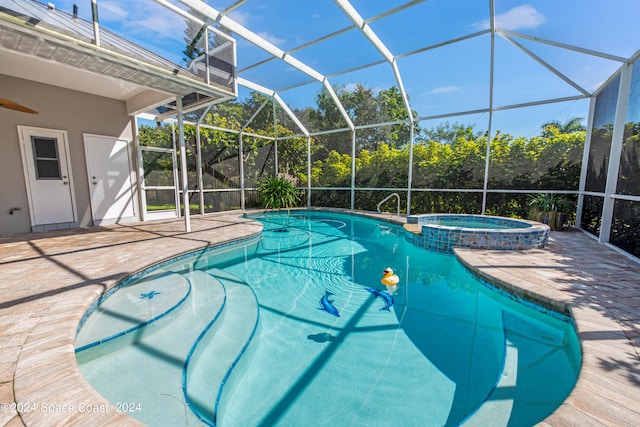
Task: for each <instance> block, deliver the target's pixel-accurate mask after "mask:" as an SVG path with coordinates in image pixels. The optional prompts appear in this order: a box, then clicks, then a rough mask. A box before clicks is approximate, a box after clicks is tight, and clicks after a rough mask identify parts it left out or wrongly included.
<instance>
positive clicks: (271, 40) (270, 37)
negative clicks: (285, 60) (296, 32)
mask: <svg viewBox="0 0 640 427" xmlns="http://www.w3.org/2000/svg"><path fill="white" fill-rule="evenodd" d="M257 34H258V35H259V36H260V37H262V38H263V39H265V40H266V41H268V42H269V43H272V44H274V45H276V46H279V45H281V44H282V43H284V40H283V39H281V38H278V37H276V36H274V35H272V34H269V33H265V32H262V33H257Z"/></svg>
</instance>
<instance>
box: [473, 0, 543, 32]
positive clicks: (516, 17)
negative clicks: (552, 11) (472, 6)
mask: <svg viewBox="0 0 640 427" xmlns="http://www.w3.org/2000/svg"><path fill="white" fill-rule="evenodd" d="M545 20H546V17H545V16H544V15H543V14H542V13H540V12H538V10H537V9H536V8H535V7H533V6H531V5H528V4H524V5H522V6H518V7H514V8H513V9H511V10H509V11H507V12H505V13H501V14H499V15H496V28H499V29H501V30H511V31H515V30H521V29H525V28H536V27H538V26H540V25H542V24H543V23H544V21H545ZM473 26H474V27H475V28H477V29H480V30H486V29H488V28H489V27H490V21H489V20H488V19H484V20H482V21H480V22H476V23H475V24H473Z"/></svg>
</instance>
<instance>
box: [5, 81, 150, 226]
mask: <svg viewBox="0 0 640 427" xmlns="http://www.w3.org/2000/svg"><path fill="white" fill-rule="evenodd" d="M45 72H46V71H45ZM0 88H1V91H0V93H1V94H2V95H1V96H2V97H3V98H7V99H11V100H14V101H16V102H19V103H20V104H21V105H24V106H27V107H29V108H32V109H34V110H36V111H38V113H39V114H27V113H23V112H18V111H13V110H9V109H5V108H0V148H1V149H2V150H1V155H0V234H11V233H24V232H30V231H32V224H31V220H30V215H29V203H28V198H27V184H26V183H25V175H24V171H23V166H22V157H21V154H20V140H19V136H18V135H19V134H18V126H19V125H22V126H31V127H39V128H48V129H56V130H63V131H66V132H67V133H68V143H69V154H70V159H69V164H70V169H71V174H72V177H73V188H72V191H73V193H74V196H75V202H76V209H77V214H78V218H77V225H78V226H81V227H82V226H90V225H93V219H92V214H91V205H90V189H89V182H88V177H87V167H86V159H85V152H84V140H83V134H84V133H90V134H97V135H104V136H112V137H118V138H120V139H125V140H128V141H131V142H133V135H134V120H133V118H132V117H129V116H128V115H127V114H126V106H125V102H124V101H119V100H114V99H109V98H104V97H100V96H95V95H90V94H86V93H82V92H78V91H74V90H69V89H63V88H59V87H56V86H51V85H47V84H43V83H38V82H34V81H30V80H23V79H20V78H15V77H10V76H6V75H2V74H0ZM129 146H130V153H129V154H130V159H131V163H132V170H131V178H132V179H131V182H132V183H134V184H133V185H134V186H135V182H137V181H136V179H135V169H134V168H135V156H134V152H133V148H132V147H133V146H134V144H133V143H131V144H129ZM133 194H134V209H135V218H131V220H135V219H138V217H139V215H140V214H139V212H140V209H139V204H138V201H137V199H138V197H137V191H136V190H135V188H134V191H133ZM14 208H19V209H20V210H14V212H13V214H10V212H11V210H12V209H14Z"/></svg>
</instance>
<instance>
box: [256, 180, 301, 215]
mask: <svg viewBox="0 0 640 427" xmlns="http://www.w3.org/2000/svg"><path fill="white" fill-rule="evenodd" d="M258 196H259V197H260V203H261V204H262V207H264V208H266V209H280V208H287V209H288V208H292V207H295V206H296V205H297V204H298V201H299V200H300V192H299V191H298V189H297V188H296V187H294V185H293V184H292V183H291V182H289V181H287V180H286V179H284V178H281V177H277V176H276V177H273V178H265V179H263V180H262V181H260V183H259V184H258Z"/></svg>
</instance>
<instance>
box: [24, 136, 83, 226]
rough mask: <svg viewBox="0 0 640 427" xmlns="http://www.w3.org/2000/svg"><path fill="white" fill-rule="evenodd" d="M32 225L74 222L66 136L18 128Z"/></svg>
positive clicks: (73, 202)
mask: <svg viewBox="0 0 640 427" xmlns="http://www.w3.org/2000/svg"><path fill="white" fill-rule="evenodd" d="M18 134H19V136H20V151H21V153H22V164H23V168H24V174H25V182H26V184H27V193H28V198H29V213H30V216H31V223H32V225H43V224H57V223H73V222H76V218H77V216H76V209H75V200H74V195H73V181H72V179H71V173H70V172H71V170H70V168H69V165H68V158H69V146H68V140H67V133H66V132H65V131H61V130H53V129H41V128H32V127H26V126H18Z"/></svg>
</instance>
